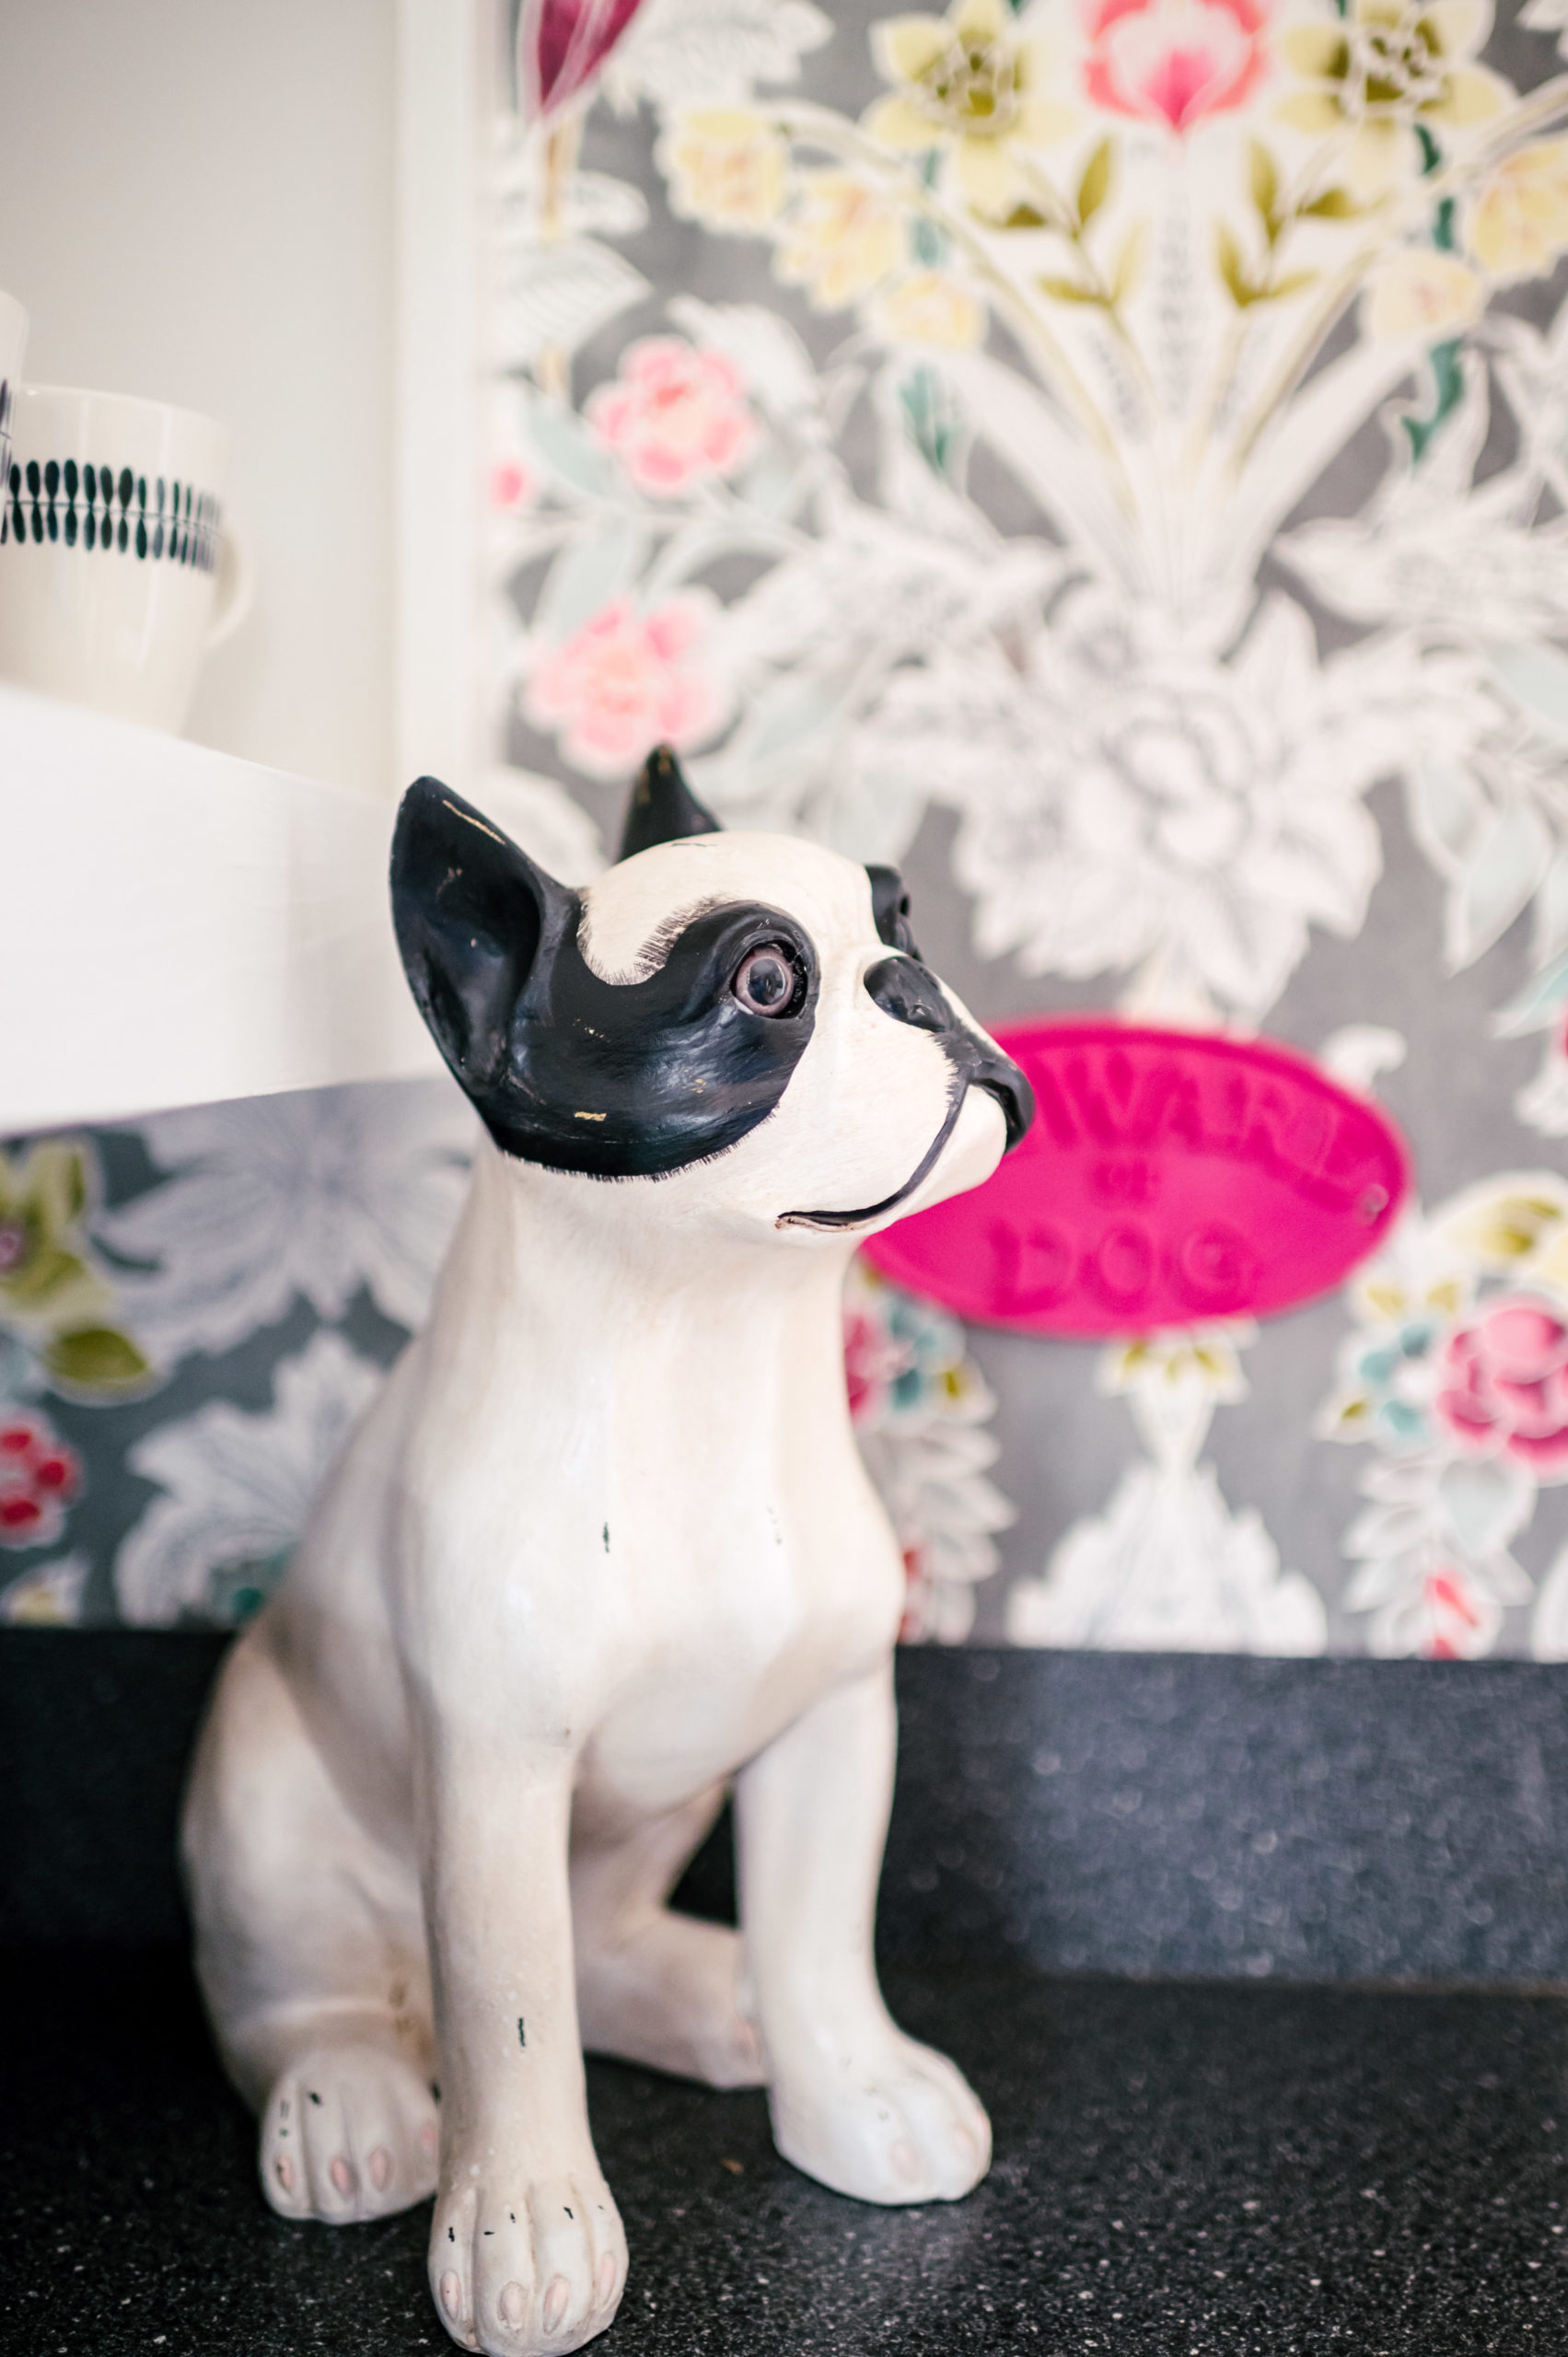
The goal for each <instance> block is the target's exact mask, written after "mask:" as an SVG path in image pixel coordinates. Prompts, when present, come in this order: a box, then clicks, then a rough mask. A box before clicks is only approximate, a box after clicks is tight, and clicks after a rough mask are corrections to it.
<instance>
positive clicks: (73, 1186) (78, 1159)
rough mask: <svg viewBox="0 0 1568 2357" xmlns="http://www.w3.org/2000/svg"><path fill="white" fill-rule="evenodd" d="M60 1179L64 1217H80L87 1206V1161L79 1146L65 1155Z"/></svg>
mask: <svg viewBox="0 0 1568 2357" xmlns="http://www.w3.org/2000/svg"><path fill="white" fill-rule="evenodd" d="M60 1179H61V1194H62V1197H63V1198H64V1211H65V1217H66V1218H67V1219H68V1220H76V1219H80V1218H81V1216H82V1213H84V1212H85V1211H86V1210H87V1156H86V1155H84V1154H83V1153H82V1152H81V1151H80V1149H79V1148H75V1149H73V1150H72V1151H71V1152H69V1153H68V1154H66V1155H65V1156H64V1167H63V1168H62V1170H61V1174H60Z"/></svg>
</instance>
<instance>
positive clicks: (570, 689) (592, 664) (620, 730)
mask: <svg viewBox="0 0 1568 2357" xmlns="http://www.w3.org/2000/svg"><path fill="white" fill-rule="evenodd" d="M715 612H716V606H715V603H714V599H713V598H711V597H710V596H709V595H708V593H707V592H706V591H705V590H695V589H688V590H683V591H681V592H680V593H679V595H677V596H676V597H673V598H668V599H667V601H666V602H665V604H663V605H662V606H659V607H656V609H655V610H654V611H653V612H652V613H650V614H644V613H639V612H638V610H637V608H636V607H635V606H634V605H633V602H632V600H631V598H616V599H615V600H614V601H613V603H612V604H610V605H608V606H606V607H604V608H603V609H602V610H600V611H599V612H598V613H597V614H596V615H595V616H594V618H593V620H592V621H589V622H586V623H585V624H584V626H583V628H582V629H581V630H580V631H578V632H577V633H575V636H574V637H571V638H568V639H564V640H563V641H562V642H561V643H560V644H558V645H552V646H545V647H544V648H542V649H541V650H540V653H539V654H538V655H537V656H536V657H535V658H534V663H533V668H532V670H531V671H530V673H529V676H528V692H527V695H526V697H525V699H524V709H525V710H526V712H527V714H528V718H529V719H530V720H531V721H533V722H534V723H535V724H536V725H538V726H541V727H545V728H550V729H553V730H555V731H556V732H557V733H558V734H559V737H560V741H561V749H562V751H563V753H564V754H565V756H566V758H567V760H568V761H573V762H575V764H576V766H577V768H578V769H581V770H586V771H587V772H588V774H589V776H590V777H624V776H626V775H628V774H629V773H630V772H631V771H632V770H633V769H634V768H635V767H636V765H637V763H638V762H639V761H642V759H643V758H644V756H645V754H646V752H647V751H648V749H649V748H650V747H651V746H654V745H673V746H674V747H675V749H676V750H677V751H678V752H679V751H682V750H684V749H685V748H686V747H687V746H690V745H694V744H697V743H699V742H700V741H701V740H702V738H703V737H706V736H708V735H710V734H711V732H712V731H713V730H714V728H715V727H716V726H717V725H718V723H719V721H720V719H721V718H722V717H723V714H724V711H725V698H724V695H723V694H722V692H721V691H720V688H719V685H718V683H717V681H716V679H714V674H713V671H712V669H711V668H709V667H708V665H707V663H706V662H705V660H704V657H705V655H706V652H707V648H708V644H709V642H710V639H711V637H712V630H713V621H714V613H715Z"/></svg>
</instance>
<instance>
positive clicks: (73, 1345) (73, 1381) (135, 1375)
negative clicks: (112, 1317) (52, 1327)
mask: <svg viewBox="0 0 1568 2357" xmlns="http://www.w3.org/2000/svg"><path fill="white" fill-rule="evenodd" d="M43 1363H44V1364H45V1366H46V1367H47V1368H48V1370H49V1372H50V1374H51V1375H52V1376H53V1377H54V1378H55V1380H56V1381H57V1382H60V1383H64V1384H68V1385H69V1386H70V1387H71V1388H72V1390H74V1391H122V1390H123V1389H125V1388H126V1387H127V1386H128V1385H130V1384H134V1383H142V1382H145V1379H146V1377H147V1376H149V1375H150V1374H151V1373H152V1368H151V1367H150V1365H149V1364H148V1363H147V1361H146V1360H145V1358H144V1357H143V1355H142V1353H141V1352H140V1351H139V1350H138V1349H137V1348H136V1345H135V1343H134V1341H132V1340H131V1337H130V1336H129V1334H122V1333H119V1332H117V1331H116V1329H114V1328H113V1327H112V1326H81V1327H78V1328H77V1329H76V1330H75V1333H72V1334H56V1336H55V1337H54V1340H53V1341H52V1342H51V1343H50V1345H49V1347H48V1349H47V1350H46V1351H45V1352H44V1353H43Z"/></svg>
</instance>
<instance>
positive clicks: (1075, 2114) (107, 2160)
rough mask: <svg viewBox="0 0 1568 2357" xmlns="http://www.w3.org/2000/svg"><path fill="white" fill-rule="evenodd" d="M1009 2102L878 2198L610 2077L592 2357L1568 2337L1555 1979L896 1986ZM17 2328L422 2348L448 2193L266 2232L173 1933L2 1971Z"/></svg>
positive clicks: (135, 2338) (751, 2099)
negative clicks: (958, 2166)
mask: <svg viewBox="0 0 1568 2357" xmlns="http://www.w3.org/2000/svg"><path fill="white" fill-rule="evenodd" d="M888 1981H889V1994H890V1997H891V2000H892V2003H893V2004H894V2007H895V2010H896V2011H897V2012H898V2013H899V2014H900V2017H901V2018H902V2019H903V2020H904V2021H905V2023H906V2024H907V2025H908V2026H909V2027H910V2028H911V2029H912V2030H914V2031H915V2032H917V2033H919V2034H921V2035H923V2036H926V2037H929V2038H934V2039H937V2040H939V2041H940V2042H941V2043H942V2044H944V2045H945V2046H947V2048H948V2049H949V2050H950V2051H951V2052H952V2053H953V2054H954V2055H955V2056H956V2057H957V2058H958V2061H960V2062H961V2063H962V2064H963V2066H964V2067H965V2069H966V2070H967V2071H968V2072H969V2073H970V2075H971V2077H972V2078H973V2081H974V2084H975V2085H976V2087H977V2088H978V2089H979V2091H980V2093H981V2096H983V2097H984V2099H985V2100H986V2102H987V2103H988V2104H989V2105H990V2107H991V2109H992V2114H993V2120H994V2122H995V2129H996V2160H995V2165H994V2168H993V2173H992V2175H991V2177H990V2178H989V2180H988V2181H987V2182H986V2184H985V2185H984V2186H982V2187H981V2189H980V2190H979V2191H978V2192H977V2193H975V2194H974V2195H973V2196H971V2197H970V2200H967V2201H965V2202H962V2203H959V2204H958V2205H956V2206H953V2207H946V2206H933V2207H930V2208H925V2209H919V2210H912V2211H905V2212H877V2211H873V2210H869V2209H865V2208H863V2207H861V2206H859V2205H858V2204H856V2203H854V2202H850V2201H846V2200H842V2199H840V2198H839V2197H838V2196H836V2195H834V2194H831V2193H829V2192H826V2191H824V2190H823V2189H822V2188H820V2187H819V2186H817V2185H814V2184H812V2183H810V2182H808V2181H807V2179H806V2178H804V2177H800V2176H798V2175H797V2174H796V2172H795V2171H794V2170H793V2169H791V2168H790V2167H789V2166H788V2165H786V2164H785V2163H784V2162H782V2161H780V2160H779V2159H778V2158H777V2157H776V2155H775V2154H774V2153H773V2151H772V2144H771V2142H770V2140H769V2136H768V2128H767V2117H766V2110H765V2106H764V2103H763V2100H762V2098H761V2096H750V2095H746V2096H736V2095H729V2096H720V2095H714V2094H710V2093H708V2092H706V2091H704V2090H703V2089H701V2088H696V2087H691V2086H687V2085H684V2084H679V2083H677V2082H674V2081H671V2080H665V2079H660V2078H657V2077H655V2076H653V2075H652V2074H650V2073H645V2072H641V2071H635V2070H631V2069H627V2068H624V2067H621V2066H620V2065H617V2064H611V2063H595V2064H593V2065H591V2066H590V2073H589V2076H590V2095H591V2103H592V2109H593V2119H594V2128H595V2133H596V2136H597V2139H598V2148H599V2153H600V2155H601V2158H602V2159H603V2161H604V2164H605V2166H606V2170H607V2173H608V2175H609V2177H610V2183H611V2184H612V2186H613V2187H614V2189H615V2191H616V2193H617V2195H618V2197H619V2199H620V2201H621V2209H622V2212H623V2215H624V2217H625V2221H626V2227H627V2233H628V2236H629V2239H630V2243H631V2247H632V2281H631V2284H630V2288H629V2290H628V2293H627V2296H626V2301H625V2304H624V2306H623V2308H622V2310H621V2316H620V2318H619V2320H618V2322H617V2323H616V2325H615V2326H614V2328H612V2330H611V2331H610V2333H609V2334H608V2335H607V2336H605V2338H604V2339H603V2340H602V2341H600V2342H598V2343H596V2344H594V2345H595V2346H596V2347H597V2348H602V2349H603V2350H604V2351H605V2357H693V2352H702V2353H703V2357H732V2353H733V2357H738V2352H741V2351H745V2352H748V2357H774V2352H780V2357H785V2353H786V2352H787V2357H859V2352H862V2351H890V2352H900V2353H902V2352H908V2353H909V2357H914V2352H920V2357H927V2353H928V2352H929V2357H936V2352H938V2351H940V2352H943V2357H950V2353H951V2352H958V2351H970V2350H973V2351H981V2350H993V2349H1016V2350H1023V2351H1040V2357H1080V2352H1083V2357H1088V2352H1116V2353H1117V2357H1144V2352H1147V2357H1221V2352H1223V2357H1286V2352H1292V2357H1294V2353H1295V2352H1300V2357H1318V2352H1319V2351H1339V2350H1344V2351H1354V2352H1356V2357H1383V2352H1392V2351H1419V2352H1421V2357H1448V2352H1453V2357H1481V2352H1484V2351H1500V2352H1517V2351H1528V2350H1541V2351H1562V2350H1563V2349H1564V2348H1568V2255H1565V2253H1564V2243H1565V2242H1568V2232H1565V2229H1568V2010H1565V2008H1564V2005H1563V2003H1562V2001H1561V2000H1560V1999H1558V1998H1555V1997H1552V1996H1547V1995H1533V1994H1527V1993H1520V1992H1518V1991H1507V1992H1493V1991H1475V1990H1469V1991H1463V1992H1456V1993H1452V1994H1448V1993H1442V1992H1433V1991H1419V1992H1418V1991H1404V1990H1401V1991H1366V1990H1359V1989H1354V1988H1346V1987H1340V1988H1337V1989H1329V1988H1312V1987H1303V1986H1281V1985H1277V1984H1268V1985H1264V1984H1259V1985H1256V1986H1254V1985H1249V1984H1248V1983H1246V1982H1241V1981H1233V1982H1230V1983H1228V1984H1216V1983H1210V1984H1207V1985H1193V1984H1191V1983H1188V1984H1182V1983H1177V1982H1163V1983H1161V1982H1155V1983H1135V1982H1125V1981H1121V1982H1119V1981H1113V1980H1049V1979H1045V1978H1041V1977H1036V1976H1032V1975H1029V1974H1028V1973H1025V1972H1022V1971H1017V1970H1015V1971H1000V1970H997V1971H992V1970H987V1969H976V1968H969V1969H966V1970H962V1971H947V1972H937V1971H912V1970H910V1969H908V1968H899V1969H897V1970H895V1971H893V1972H890V1973H889V1976H888ZM0 1983H3V1987H4V2018H5V2022H6V2037H5V2039H4V2045H5V2047H6V2049H7V2051H6V2057H5V2060H4V2063H3V2065H0V2184H3V2186H4V2189H5V2200H4V2201H3V2202H0V2287H3V2291H0V2351H6V2352H7V2357H9V2352H12V2351H15V2352H17V2357H22V2352H26V2357H132V2352H134V2357H230V2353H231V2352H232V2357H307V2352H311V2357H314V2352H323V2357H404V2352H410V2357H412V2352H416V2351H431V2352H432V2357H440V2352H442V2351H445V2350H447V2349H448V2348H449V2347H450V2345H451V2344H450V2343H449V2342H448V2341H447V2338H446V2336H445V2334H444V2333H443V2332H442V2330H441V2329H440V2328H439V2326H438V2325H437V2323H436V2317H435V2316H434V2313H433V2311H432V2309H431V2307H430V2305H429V2301H428V2296H427V2294H426V2292H425V2288H424V2237H425V2233H426V2229H427V2216H428V2212H427V2207H425V2206H422V2207H421V2208H420V2209H417V2210H414V2211H412V2212H407V2213H406V2214H405V2215H403V2216H401V2217H399V2218H394V2219H390V2220H389V2221H387V2222H385V2223H382V2224H380V2225H377V2226H354V2227H347V2228H343V2229H331V2228H325V2227H321V2226H316V2225H306V2226H296V2225H288V2224H285V2223H282V2222H281V2221H279V2220H277V2219H275V2218H273V2216H272V2215H271V2213H270V2212H268V2211H267V2210H266V2209H265V2207H264V2206H263V2204H262V2201H261V2195H260V2193H259V2192H258V2190H257V2189H256V2186H255V2182H254V2177H253V2174H252V2170H253V2161H252V2146H253V2131H252V2127H251V2123H250V2119H249V2117H248V2116H247V2114H246V2113H245V2112H244V2110H243V2109H242V2107H241V2106H240V2105H239V2103H238V2100H237V2099H236V2097H235V2096H233V2095H231V2094H230V2092H229V2091H228V2089H227V2087H226V2084H225V2083H224V2081H223V2080H222V2078H221V2077H220V2075H219V2073H218V2071H217V2068H216V2065H215V2061H213V2059H212V2055H211V2050H210V2049H209V2047H208V2044H207V2041H206V2037H205V2032H204V2029H203V2024H202V2021H201V2018H200V2015H199V2013H198V2010H197V2007H196V2003H195V1999H194V1995H193V1992H192V1984H191V1981H190V1979H189V1976H188V1973H187V1970H186V1968H185V1966H184V1964H183V1961H182V1960H181V1959H180V1957H179V1956H178V1955H176V1954H173V1953H169V1954H167V1955H166V1954H161V1953H153V1954H148V1953H145V1952H142V1953H129V1952H121V1953H120V1954H118V1955H116V1954H115V1953H113V1952H110V1951H104V1950H99V1951H96V1952H95V1951H74V1952H68V1953H61V1952H55V1953H48V1952H37V1951H35V1952H33V1953H31V1954H29V1955H22V1954H17V1955H14V1956H10V1957H9V1958H8V1959H6V1961H5V1964H4V1968H3V1971H0Z"/></svg>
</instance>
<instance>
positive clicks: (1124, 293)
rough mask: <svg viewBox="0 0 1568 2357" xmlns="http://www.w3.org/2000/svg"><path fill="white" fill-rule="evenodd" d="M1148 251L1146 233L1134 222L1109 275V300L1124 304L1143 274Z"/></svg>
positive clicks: (1142, 224)
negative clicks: (1114, 266) (1145, 256)
mask: <svg viewBox="0 0 1568 2357" xmlns="http://www.w3.org/2000/svg"><path fill="white" fill-rule="evenodd" d="M1147 251H1148V231H1147V228H1146V226H1145V225H1144V223H1143V222H1142V221H1135V222H1134V223H1133V224H1132V227H1131V228H1130V229H1129V230H1128V232H1127V235H1126V237H1125V238H1123V240H1122V244H1121V252H1120V253H1119V254H1118V255H1117V257H1116V268H1115V269H1114V270H1113V271H1112V272H1111V274H1110V299H1111V301H1112V302H1113V303H1125V302H1126V300H1127V297H1128V296H1130V295H1131V294H1132V290H1133V288H1134V287H1135V286H1136V285H1137V284H1138V281H1139V280H1140V279H1141V278H1142V276H1143V274H1144V255H1145V254H1146V253H1147Z"/></svg>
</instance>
